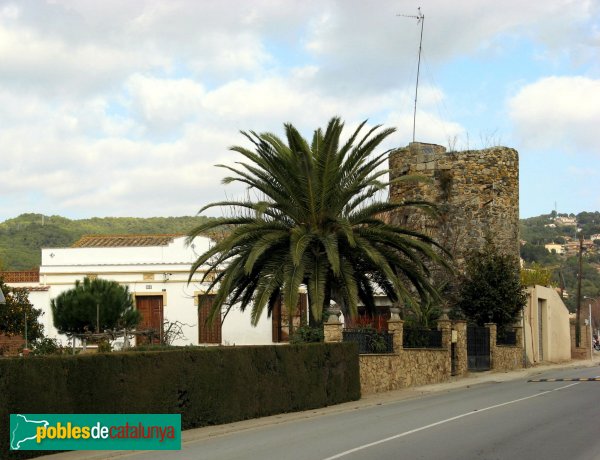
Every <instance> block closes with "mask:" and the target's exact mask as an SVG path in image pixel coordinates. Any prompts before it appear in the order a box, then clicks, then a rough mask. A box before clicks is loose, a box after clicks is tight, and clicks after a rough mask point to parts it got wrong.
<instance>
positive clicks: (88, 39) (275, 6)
mask: <svg viewBox="0 0 600 460" xmlns="http://www.w3.org/2000/svg"><path fill="white" fill-rule="evenodd" d="M418 7H421V11H422V13H423V14H424V16H425V20H424V23H423V26H424V27H423V44H422V55H421V67H420V74H419V81H420V85H419V97H418V104H417V114H416V140H417V141H422V142H431V143H437V144H440V145H443V146H445V147H447V148H451V149H454V150H465V149H479V148H486V147H492V146H496V145H504V146H507V147H512V148H515V149H516V150H517V151H518V152H519V157H520V214H521V217H522V218H525V217H531V216H536V215H540V214H545V213H549V212H550V211H552V210H553V209H555V207H556V209H557V211H558V212H559V213H560V212H567V213H578V212H581V211H597V210H600V0H530V1H528V2H523V1H522V0H502V1H497V0H478V1H473V0H454V1H452V2H448V1H447V0H419V1H412V0H396V1H387V0H377V1H375V0H371V1H369V0H360V1H359V0H315V1H312V0H303V1H299V0H298V1H292V0H286V1H283V0H246V1H239V0H214V1H212V0H162V1H156V0H155V1H152V0H128V1H123V0H103V1H97V0H48V1H41V0H37V1H32V0H19V1H6V0H0V222H2V221H4V220H6V219H9V218H13V217H16V216H18V215H20V214H23V213H29V212H35V213H42V214H44V215H47V216H50V215H62V216H64V217H68V218H71V219H81V218H88V217H104V216H117V217H121V216H123V217H124V216H132V217H150V216H182V215H195V214H196V213H197V212H198V210H199V209H200V208H201V207H203V206H204V205H206V204H208V203H210V202H214V201H220V200H223V199H231V198H237V197H239V196H240V195H243V194H244V193H245V192H244V190H243V189H241V188H240V187H236V186H235V185H223V184H222V183H221V180H222V178H223V177H224V176H225V175H226V171H224V170H222V169H221V168H217V167H216V166H215V165H216V164H226V165H231V164H233V163H234V162H236V161H240V160H241V158H240V156H239V154H236V153H235V152H232V151H230V150H229V148H230V147H231V146H233V145H245V146H247V143H246V142H245V139H244V137H243V136H242V135H241V134H240V131H242V130H246V131H249V130H254V131H257V132H272V133H275V134H277V135H280V136H283V124H284V123H288V122H290V123H292V124H294V125H295V126H296V127H297V128H298V129H299V130H300V131H301V132H302V133H303V134H304V135H305V136H306V137H310V136H312V132H313V131H314V130H315V129H316V128H319V127H325V126H326V124H327V122H328V120H329V119H330V118H331V117H333V116H340V117H341V118H342V119H343V120H344V121H345V123H346V129H347V130H348V131H351V130H352V128H354V127H355V126H357V125H358V123H360V122H361V121H363V120H368V124H369V125H370V126H373V125H376V124H382V125H384V126H386V127H395V128H396V129H397V131H396V132H395V133H394V134H393V135H392V136H390V137H389V138H388V139H387V141H386V143H385V145H382V146H381V151H384V150H387V149H389V148H394V147H402V146H405V145H407V144H408V143H409V142H411V141H412V129H413V126H412V122H413V104H414V96H415V95H414V92H415V81H416V75H417V58H418V47H419V34H420V31H421V25H420V24H419V23H418V21H417V19H415V18H411V17H406V16H415V15H417V13H418V10H417V8H418ZM402 15H406V16H402ZM220 212H221V210H220V209H219V208H215V209H213V210H212V211H211V212H209V213H208V214H207V215H219V213H220Z"/></svg>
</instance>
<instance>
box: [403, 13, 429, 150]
mask: <svg viewBox="0 0 600 460" xmlns="http://www.w3.org/2000/svg"><path fill="white" fill-rule="evenodd" d="M417 10H418V14H417V15H416V16H414V15H408V14H397V15H396V16H401V17H403V18H413V19H416V20H417V25H418V24H421V38H420V39H419V61H418V63H417V84H416V85H415V108H414V111H413V142H414V141H415V126H416V124H417V97H418V95H419V72H420V70H421V47H422V45H423V24H424V23H425V15H424V14H423V13H422V12H421V7H419V8H418V9H417Z"/></svg>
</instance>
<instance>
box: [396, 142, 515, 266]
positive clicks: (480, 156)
mask: <svg viewBox="0 0 600 460" xmlns="http://www.w3.org/2000/svg"><path fill="white" fill-rule="evenodd" d="M389 166H390V170H391V172H390V179H395V178H399V177H401V176H405V175H413V174H414V175H419V176H424V177H425V181H423V182H417V183H415V182H400V183H398V184H394V185H392V186H391V187H390V200H391V201H395V202H397V201H401V200H426V201H430V202H433V203H436V204H437V205H438V211H439V215H438V216H431V215H429V214H427V213H425V212H423V211H420V210H415V209H414V208H409V209H408V210H407V211H402V212H398V213H396V214H394V215H392V216H391V220H392V222H395V223H398V224H402V225H405V226H408V227H409V228H412V229H415V230H419V231H421V232H424V233H426V234H428V235H430V236H432V237H433V238H434V239H435V240H436V241H438V242H439V243H441V244H442V245H444V247H446V248H447V249H448V250H449V251H450V252H451V254H452V255H453V257H454V261H455V263H456V265H457V266H458V267H459V268H462V267H464V261H465V257H466V256H467V254H468V252H469V251H471V250H477V249H480V248H482V247H483V245H484V244H485V241H486V238H491V239H492V240H493V242H494V244H495V246H496V247H497V248H498V250H499V251H500V252H503V253H505V254H509V255H512V256H515V257H517V258H518V256H519V154H518V153H517V151H516V150H514V149H511V148H506V147H493V148H488V149H485V150H469V151H464V152H447V151H446V149H445V148H444V147H442V146H440V145H435V144H424V143H420V142H413V143H411V144H409V145H408V147H404V148H400V149H398V150H395V151H394V152H392V153H391V155H390V159H389Z"/></svg>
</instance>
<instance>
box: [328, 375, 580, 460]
mask: <svg viewBox="0 0 600 460" xmlns="http://www.w3.org/2000/svg"><path fill="white" fill-rule="evenodd" d="M580 383H581V382H575V383H571V384H569V385H565V386H562V387H559V388H555V389H553V390H548V391H543V392H541V393H537V394H534V395H531V396H526V397H524V398H519V399H514V400H512V401H507V402H504V403H500V404H496V405H494V406H489V407H484V408H483V409H475V410H473V411H471V412H467V413H464V414H460V415H457V416H455V417H450V418H447V419H445V420H440V421H439V422H435V423H431V424H429V425H425V426H422V427H420V428H415V429H414V430H409V431H405V432H404V433H399V434H396V435H394V436H390V437H389V438H384V439H380V440H379V441H374V442H370V443H368V444H363V445H362V446H358V447H355V448H354V449H350V450H346V451H344V452H340V453H339V454H336V455H333V456H331V457H327V458H325V459H323V460H334V459H336V458H342V457H345V456H346V455H350V454H352V453H354V452H358V451H361V450H364V449H368V448H369V447H373V446H377V445H379V444H383V443H386V442H389V441H393V440H394V439H398V438H403V437H404V436H408V435H409V434H413V433H418V432H419V431H424V430H427V429H429V428H433V427H436V426H438V425H443V424H444V423H448V422H452V421H454V420H458V419H460V418H464V417H468V416H469V415H475V414H480V413H481V412H485V411H488V410H492V409H497V408H498V407H503V406H508V405H509V404H515V403H518V402H521V401H525V400H527V399H532V398H537V397H538V396H543V395H545V394H548V393H552V392H553V391H559V390H564V389H565V388H569V387H572V386H574V385H579V384H580Z"/></svg>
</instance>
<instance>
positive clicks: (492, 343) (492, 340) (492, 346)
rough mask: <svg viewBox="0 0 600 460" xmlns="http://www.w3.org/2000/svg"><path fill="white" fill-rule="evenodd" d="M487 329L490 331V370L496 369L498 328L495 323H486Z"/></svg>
mask: <svg viewBox="0 0 600 460" xmlns="http://www.w3.org/2000/svg"><path fill="white" fill-rule="evenodd" d="M484 326H485V327H487V328H488V329H489V330H490V369H494V366H495V361H496V359H495V358H496V337H497V336H498V326H496V324H495V323H485V324H484Z"/></svg>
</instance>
